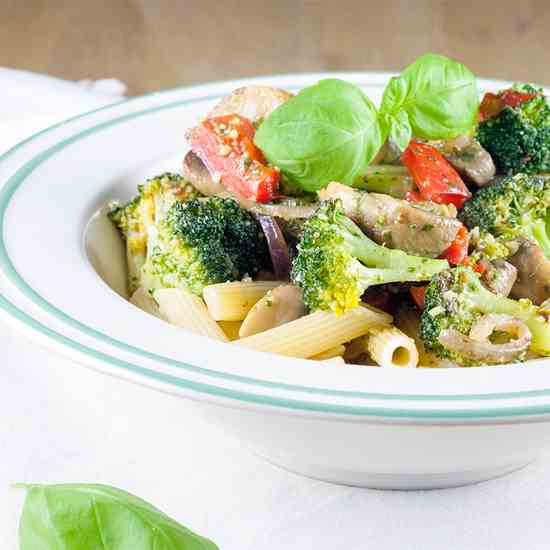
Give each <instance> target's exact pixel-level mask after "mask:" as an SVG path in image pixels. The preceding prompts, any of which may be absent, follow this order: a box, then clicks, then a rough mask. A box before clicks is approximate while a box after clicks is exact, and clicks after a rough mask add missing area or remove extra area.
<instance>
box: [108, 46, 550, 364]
mask: <svg viewBox="0 0 550 550" xmlns="http://www.w3.org/2000/svg"><path fill="white" fill-rule="evenodd" d="M182 134H183V130H182ZM186 139H187V142H188V144H189V152H187V154H186V155H185V158H184V160H183V163H182V169H181V172H179V173H164V174H160V175H157V176H154V177H152V178H150V179H148V180H147V181H145V182H144V183H142V184H140V185H139V186H138V193H137V195H136V196H135V198H133V199H132V200H130V201H129V202H126V203H111V204H110V205H109V211H108V216H109V218H110V219H111V221H112V222H113V224H114V225H115V227H116V228H117V229H118V231H119V232H120V235H121V238H122V239H123V241H124V243H125V249H126V257H127V266H128V295H129V296H130V301H131V302H132V303H133V304H134V305H136V306H137V307H139V308H141V309H143V310H144V311H146V312H148V313H150V314H152V315H155V316H156V317H158V318H160V319H163V320H164V321H167V322H169V323H172V324H174V325H176V326H178V327H182V328H185V329H187V330H189V331H192V332H194V333H197V334H200V335H203V336H207V337H210V338H214V339H216V340H219V341H223V342H227V343H228V345H233V346H242V347H244V348H248V349H251V350H257V351H264V352H271V353H276V354H282V355H285V356H289V357H297V358H303V359H311V360H314V361H329V362H334V363H341V364H350V365H373V366H376V365H378V366H381V367H391V366H394V367H416V366H423V367H457V366H458V367H468V366H479V365H496V364H509V363H517V362H524V361H526V360H529V359H531V358H536V357H540V356H550V320H549V316H550V300H549V299H550V236H549V233H548V231H549V229H550V209H549V208H550V106H549V105H548V101H547V98H546V96H545V95H544V92H543V90H542V89H539V88H537V87H535V86H532V85H530V84H515V85H514V86H513V87H511V88H508V89H505V90H501V91H499V92H495V93H490V92H488V93H485V94H484V95H483V96H481V94H480V92H479V90H478V88H477V83H476V78H475V76H474V75H473V74H472V73H471V71H469V70H468V69H467V68H466V67H465V66H464V65H462V64H460V63H458V62H456V61H453V60H450V59H448V58H445V57H442V56H439V55H435V54H426V55H424V56H422V57H420V58H419V59H417V60H416V61H415V62H414V63H412V64H411V65H409V66H408V67H407V68H406V69H405V70H404V71H403V72H402V73H401V74H400V75H399V76H396V77H393V78H391V79H390V81H389V82H388V84H387V87H386V89H385V91H384V94H383V97H382V101H381V103H380V105H379V106H375V105H374V104H373V102H372V101H371V100H370V99H369V98H368V97H367V95H366V94H365V93H364V92H363V91H362V90H361V89H360V88H359V87H357V86H356V85H354V84H351V83H349V82H346V81H344V80H339V79H326V80H321V81H320V82H318V83H317V84H315V85H312V86H309V87H307V88H304V89H303V90H301V91H300V92H299V93H298V94H296V95H293V94H291V93H289V92H287V91H284V90H280V89H276V88H272V87H269V86H247V87H244V88H239V89H237V90H235V91H234V92H232V93H231V94H230V95H229V96H227V97H225V98H223V99H222V100H221V101H220V102H219V103H218V104H217V105H216V106H215V107H214V108H213V109H212V110H211V111H210V112H209V113H205V118H204V119H202V120H200V121H197V124H196V125H195V126H194V127H193V128H191V129H189V130H187V132H186Z"/></svg>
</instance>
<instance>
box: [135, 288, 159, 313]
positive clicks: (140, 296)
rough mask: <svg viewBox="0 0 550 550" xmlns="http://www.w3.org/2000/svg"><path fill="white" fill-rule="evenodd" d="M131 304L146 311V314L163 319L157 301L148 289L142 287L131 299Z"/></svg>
mask: <svg viewBox="0 0 550 550" xmlns="http://www.w3.org/2000/svg"><path fill="white" fill-rule="evenodd" d="M130 303H131V304H134V305H135V306H136V307H139V309H141V310H143V311H145V312H146V313H149V314H151V315H154V316H155V317H158V318H159V319H162V315H161V314H160V310H159V306H158V304H157V303H156V302H155V299H154V298H153V297H152V296H151V294H150V293H149V291H148V290H147V289H146V288H143V287H142V286H140V287H139V288H138V289H137V290H136V291H135V292H134V293H133V294H132V297H131V298H130Z"/></svg>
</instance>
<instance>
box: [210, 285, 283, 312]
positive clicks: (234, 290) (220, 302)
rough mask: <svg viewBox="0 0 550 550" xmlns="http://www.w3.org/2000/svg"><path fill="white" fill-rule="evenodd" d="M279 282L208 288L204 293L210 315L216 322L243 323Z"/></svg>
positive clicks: (211, 286) (212, 286)
mask: <svg viewBox="0 0 550 550" xmlns="http://www.w3.org/2000/svg"><path fill="white" fill-rule="evenodd" d="M281 284H282V283H281V282H279V281H236V282H232V283H219V284H216V285H209V286H207V287H206V288H205V289H204V290H203V293H202V296H203V298H204V301H205V302H206V305H207V307H208V311H209V312H210V315H211V316H212V317H213V319H214V320H216V321H242V320H243V319H244V318H245V317H246V314H247V313H248V312H249V311H250V310H251V309H252V306H254V304H255V303H256V302H257V301H258V300H260V299H261V298H263V297H264V296H265V294H266V293H267V292H268V291H269V290H271V289H273V288H275V287H277V286H279V285H281Z"/></svg>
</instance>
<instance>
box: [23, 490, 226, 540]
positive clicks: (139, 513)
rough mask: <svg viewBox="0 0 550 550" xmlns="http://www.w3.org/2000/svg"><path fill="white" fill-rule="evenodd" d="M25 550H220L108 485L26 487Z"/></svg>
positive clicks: (24, 508) (134, 498)
mask: <svg viewBox="0 0 550 550" xmlns="http://www.w3.org/2000/svg"><path fill="white" fill-rule="evenodd" d="M20 487H25V488H26V489H27V491H28V493H27V497H26V500H25V504H24V506H23V512H22V515H21V521H20V524H19V544H20V547H21V550H96V549H97V550H99V549H103V548H105V549H107V548H108V549H111V548H112V549H115V548H116V549H117V550H217V546H216V545H215V544H214V543H213V542H211V541H209V540H208V539H205V538H203V537H201V536H199V535H196V534H195V533H193V532H192V531H190V530H189V529H187V528H185V527H183V526H182V525H180V524H178V523H177V522H175V521H174V520H173V519H171V518H169V517H168V516H167V515H165V514H163V513H162V512H161V511H159V510H157V509H156V508H154V507H153V506H151V505H150V504H149V503H147V502H145V501H144V500H141V499H140V498H138V497H135V496H133V495H131V494H130V493H127V492H125V491H121V490H120V489H116V488H114V487H109V486H107V485H92V484H78V485H76V484H67V485H20Z"/></svg>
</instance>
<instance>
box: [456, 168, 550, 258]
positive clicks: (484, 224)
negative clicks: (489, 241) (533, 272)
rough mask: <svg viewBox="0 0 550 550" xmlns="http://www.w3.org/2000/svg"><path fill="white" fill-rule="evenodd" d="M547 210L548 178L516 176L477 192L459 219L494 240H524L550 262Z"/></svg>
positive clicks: (549, 180)
mask: <svg viewBox="0 0 550 550" xmlns="http://www.w3.org/2000/svg"><path fill="white" fill-rule="evenodd" d="M549 207H550V178H549V177H545V176H530V175H526V174H517V175H515V176H511V177H508V178H505V179H503V180H502V181H500V182H497V183H495V184H493V185H490V186H488V187H483V188H482V189H480V190H479V191H478V192H477V193H476V194H475V195H474V197H473V198H472V199H471V200H469V201H468V202H466V203H465V204H464V207H463V209H462V211H461V212H460V213H459V218H460V219H461V220H462V221H463V222H464V223H465V224H466V225H467V226H468V227H469V228H470V229H473V228H474V227H479V228H480V229H481V230H484V231H488V232H490V233H492V234H493V235H495V236H497V237H503V238H504V239H513V238H515V237H525V238H526V239H529V240H531V241H533V242H535V243H537V244H538V245H539V246H540V247H541V248H542V250H543V251H544V253H545V255H546V256H547V257H548V258H550V236H549V235H548V233H547V228H546V223H547V220H548V215H549V212H550V211H549V210H548V208H549Z"/></svg>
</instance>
